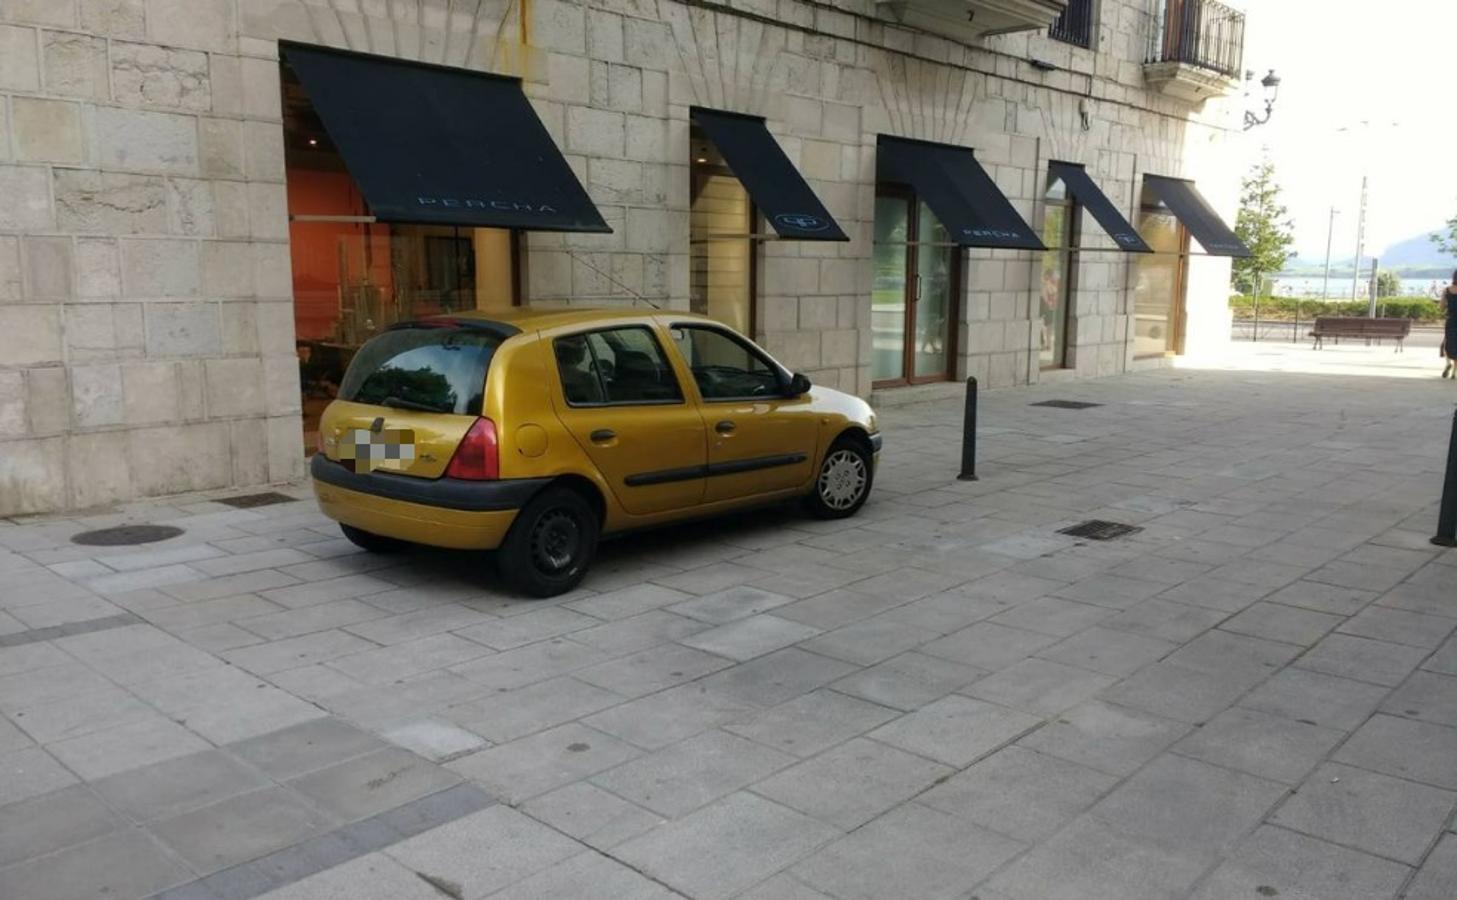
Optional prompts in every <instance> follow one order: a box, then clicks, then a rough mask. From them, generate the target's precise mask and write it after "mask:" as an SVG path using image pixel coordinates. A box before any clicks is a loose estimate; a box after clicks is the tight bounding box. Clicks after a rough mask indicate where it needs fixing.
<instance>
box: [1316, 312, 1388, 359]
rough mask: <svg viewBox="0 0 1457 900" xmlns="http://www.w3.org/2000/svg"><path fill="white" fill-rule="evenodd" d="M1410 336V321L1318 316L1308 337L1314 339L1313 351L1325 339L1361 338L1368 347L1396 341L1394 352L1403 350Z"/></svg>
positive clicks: (1320, 345) (1323, 344) (1317, 348)
mask: <svg viewBox="0 0 1457 900" xmlns="http://www.w3.org/2000/svg"><path fill="white" fill-rule="evenodd" d="M1409 334H1411V319H1367V318H1361V317H1357V316H1318V317H1317V318H1316V320H1315V328H1314V329H1312V330H1311V332H1310V336H1311V337H1313V338H1315V349H1316V350H1320V349H1322V348H1323V347H1324V346H1325V339H1326V338H1335V339H1336V342H1337V343H1339V342H1340V339H1341V338H1361V339H1364V340H1365V341H1366V343H1367V344H1368V345H1369V344H1370V343H1371V342H1372V341H1376V342H1378V343H1379V342H1381V341H1383V340H1386V339H1388V338H1389V339H1391V340H1394V341H1396V352H1397V353H1401V352H1402V351H1403V350H1405V349H1406V348H1405V346H1404V343H1403V342H1404V341H1406V336H1407V335H1409Z"/></svg>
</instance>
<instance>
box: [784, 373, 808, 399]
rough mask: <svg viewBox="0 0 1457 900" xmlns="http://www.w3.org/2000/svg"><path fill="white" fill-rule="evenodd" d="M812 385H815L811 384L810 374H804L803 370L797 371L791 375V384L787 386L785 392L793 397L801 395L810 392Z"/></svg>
mask: <svg viewBox="0 0 1457 900" xmlns="http://www.w3.org/2000/svg"><path fill="white" fill-rule="evenodd" d="M812 386H813V385H811V384H810V380H809V376H808V375H806V374H804V373H803V372H795V373H794V374H793V375H792V376H790V378H789V386H788V387H787V388H785V390H784V393H786V394H788V395H789V396H791V397H801V396H803V395H805V394H808V393H809V389H810V388H811V387H812Z"/></svg>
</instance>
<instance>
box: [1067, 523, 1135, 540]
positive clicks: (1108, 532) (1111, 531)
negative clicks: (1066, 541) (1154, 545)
mask: <svg viewBox="0 0 1457 900" xmlns="http://www.w3.org/2000/svg"><path fill="white" fill-rule="evenodd" d="M1142 530H1143V529H1142V528H1139V527H1138V526H1136V525H1124V524H1123V523H1122V522H1105V521H1103V520H1102V519H1089V520H1088V521H1086V522H1082V523H1080V524H1078V525H1073V526H1072V527H1070V528H1063V529H1060V530H1059V531H1058V532H1057V533H1058V534H1066V535H1068V536H1070V537H1075V538H1087V539H1088V540H1090V541H1111V540H1113V539H1114V538H1121V537H1127V536H1128V535H1130V534H1138V533H1139V532H1140V531H1142Z"/></svg>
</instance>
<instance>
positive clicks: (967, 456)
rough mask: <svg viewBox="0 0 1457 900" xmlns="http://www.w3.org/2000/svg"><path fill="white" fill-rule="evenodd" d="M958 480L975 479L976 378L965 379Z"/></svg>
mask: <svg viewBox="0 0 1457 900" xmlns="http://www.w3.org/2000/svg"><path fill="white" fill-rule="evenodd" d="M956 478H957V480H958V481H976V480H977V477H976V379H975V378H974V377H973V378H967V379H966V416H965V417H964V418H963V419H962V420H961V474H960V475H957V476H956Z"/></svg>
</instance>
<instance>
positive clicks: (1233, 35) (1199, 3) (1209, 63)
mask: <svg viewBox="0 0 1457 900" xmlns="http://www.w3.org/2000/svg"><path fill="white" fill-rule="evenodd" d="M1069 8H1071V7H1069ZM1244 49H1245V14H1244V13H1242V12H1240V11H1239V10H1236V9H1233V8H1231V7H1228V6H1225V5H1224V4H1223V3H1218V2H1216V0H1154V29H1153V35H1152V37H1151V39H1150V40H1149V54H1148V61H1149V62H1150V63H1161V62H1177V63H1184V64H1185V65H1190V66H1197V67H1199V68H1201V69H1208V70H1209V71H1211V72H1218V73H1219V74H1220V75H1223V76H1225V77H1226V78H1239V77H1240V75H1241V73H1242V72H1243V64H1244Z"/></svg>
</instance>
